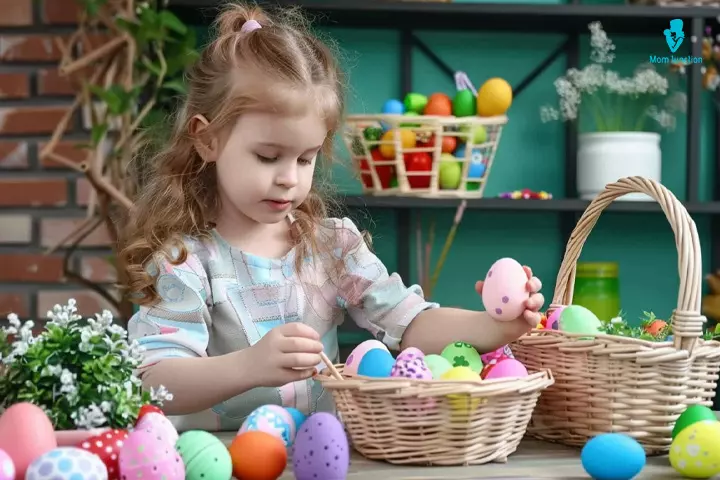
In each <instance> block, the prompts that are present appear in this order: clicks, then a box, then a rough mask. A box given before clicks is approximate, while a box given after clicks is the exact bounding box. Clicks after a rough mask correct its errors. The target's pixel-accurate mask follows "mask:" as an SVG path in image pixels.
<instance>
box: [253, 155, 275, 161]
mask: <svg viewBox="0 0 720 480" xmlns="http://www.w3.org/2000/svg"><path fill="white" fill-rule="evenodd" d="M255 155H256V156H257V158H258V160H260V161H261V162H263V163H272V162H274V161H276V160H277V158H270V157H265V156H263V155H260V154H259V153H256V154H255Z"/></svg>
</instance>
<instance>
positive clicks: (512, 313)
mask: <svg viewBox="0 0 720 480" xmlns="http://www.w3.org/2000/svg"><path fill="white" fill-rule="evenodd" d="M527 282H528V276H527V273H526V272H525V269H524V268H523V266H522V265H520V264H519V263H518V262H517V261H515V260H513V259H512V258H501V259H500V260H498V261H497V262H495V263H493V265H492V267H490V270H488V273H487V275H486V277H485V283H484V284H483V289H482V301H483V305H485V310H487V313H488V315H490V316H491V317H493V318H494V319H495V320H498V321H506V322H507V321H511V320H514V319H516V318H518V317H519V316H520V315H522V313H523V311H524V310H525V301H526V300H527V299H528V298H529V297H530V292H528V290H527Z"/></svg>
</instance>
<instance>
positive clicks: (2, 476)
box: [0, 450, 15, 480]
mask: <svg viewBox="0 0 720 480" xmlns="http://www.w3.org/2000/svg"><path fill="white" fill-rule="evenodd" d="M0 480H15V464H14V463H13V461H12V458H10V455H8V454H7V452H6V451H5V450H0Z"/></svg>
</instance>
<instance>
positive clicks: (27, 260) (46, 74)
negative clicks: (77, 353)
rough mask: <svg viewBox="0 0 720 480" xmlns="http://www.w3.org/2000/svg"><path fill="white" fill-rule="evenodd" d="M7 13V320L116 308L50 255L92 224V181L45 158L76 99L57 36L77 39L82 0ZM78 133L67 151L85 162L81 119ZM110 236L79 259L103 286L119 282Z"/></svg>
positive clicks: (1, 189) (3, 280) (31, 2)
mask: <svg viewBox="0 0 720 480" xmlns="http://www.w3.org/2000/svg"><path fill="white" fill-rule="evenodd" d="M0 11H2V12H3V14H2V15H0V320H4V319H5V316H6V315H7V313H9V312H11V311H12V312H16V313H17V314H18V315H20V316H21V317H24V318H35V319H39V318H42V317H44V316H45V313H46V312H47V310H48V309H50V308H52V306H53V305H55V304H56V303H61V304H64V303H65V302H66V300H67V299H68V298H70V297H74V298H75V299H76V300H77V301H78V307H79V309H80V313H81V314H83V315H92V314H94V313H96V312H98V311H100V310H101V309H102V308H108V305H107V304H106V303H105V302H104V301H103V300H102V298H101V297H100V296H98V295H96V294H95V293H94V292H92V291H89V290H85V289H83V288H82V287H80V286H79V285H77V284H75V283H71V282H69V281H67V280H66V279H64V278H63V272H62V251H60V252H58V253H56V254H53V255H46V254H45V251H46V250H47V248H48V247H49V246H52V245H53V244H54V243H56V242H57V241H58V240H60V239H62V238H63V237H64V236H65V235H67V234H68V233H70V231H71V230H72V228H73V225H75V224H76V223H77V222H82V220H83V219H84V218H85V209H84V207H83V205H86V204H87V199H88V194H89V187H88V184H87V183H86V181H85V180H84V179H83V178H82V177H81V176H80V175H79V174H78V173H76V172H74V171H71V170H68V169H64V168H61V167H59V166H58V165H56V164H53V163H51V162H40V161H39V159H38V151H39V150H40V149H41V148H42V147H43V145H44V143H45V142H46V141H47V139H48V137H49V135H50V134H51V133H52V131H53V129H54V128H55V125H56V124H57V122H58V121H59V120H60V118H61V117H62V115H63V114H64V113H65V112H66V111H67V109H68V108H69V107H70V105H71V103H72V99H73V90H72V88H71V87H70V85H69V84H68V82H66V81H65V80H64V79H63V78H61V77H60V76H59V75H58V72H57V69H56V64H57V61H58V60H59V55H60V52H59V51H58V48H57V46H56V45H55V42H54V38H55V37H57V36H62V37H64V36H67V35H69V34H71V33H72V32H73V30H74V28H73V23H74V22H75V21H76V18H77V4H76V0H0ZM69 133H70V135H69V136H68V137H67V138H68V141H67V142H65V143H64V144H63V149H64V152H62V154H63V155H66V156H69V157H71V158H74V159H77V160H78V161H80V159H81V154H80V152H78V151H75V150H74V147H73V146H74V145H75V144H76V143H75V142H76V141H77V140H81V139H83V138H84V135H86V132H84V131H83V130H82V123H81V119H80V118H76V119H75V121H74V123H73V124H72V125H71V127H70V132H69ZM106 233H107V232H105V231H104V230H98V231H96V232H95V234H93V235H91V236H90V237H88V238H87V240H86V241H85V242H84V244H83V248H82V249H80V250H78V253H77V254H76V255H75V258H74V259H73V262H74V266H75V269H76V270H75V271H80V272H82V274H83V275H84V276H86V277H87V278H89V279H92V280H94V281H99V282H112V281H113V280H114V272H113V269H112V267H111V266H110V265H109V264H108V263H107V262H106V261H105V258H107V256H108V255H109V254H110V249H109V248H108V240H109V239H108V236H107V234H106Z"/></svg>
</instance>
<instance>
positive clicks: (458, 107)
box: [452, 89, 476, 117]
mask: <svg viewBox="0 0 720 480" xmlns="http://www.w3.org/2000/svg"><path fill="white" fill-rule="evenodd" d="M475 111H476V105H475V95H473V92H472V91H471V90H468V89H464V90H460V91H458V92H457V93H456V94H455V98H454V99H453V112H452V113H453V115H455V116H456V117H470V116H472V115H475Z"/></svg>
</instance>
